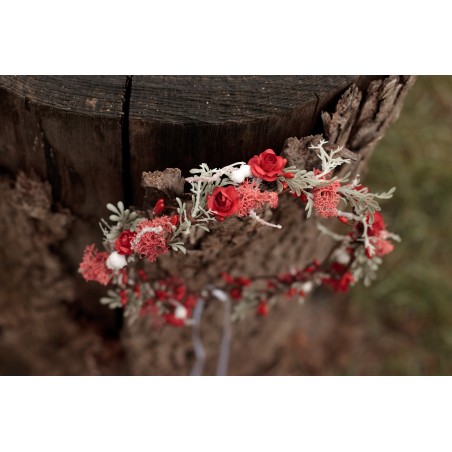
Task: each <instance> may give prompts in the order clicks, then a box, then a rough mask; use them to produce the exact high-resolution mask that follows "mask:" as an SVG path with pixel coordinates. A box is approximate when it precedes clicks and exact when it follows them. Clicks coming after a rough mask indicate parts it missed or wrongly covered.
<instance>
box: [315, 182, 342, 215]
mask: <svg viewBox="0 0 452 452" xmlns="http://www.w3.org/2000/svg"><path fill="white" fill-rule="evenodd" d="M340 186H341V184H340V183H339V181H337V180H336V181H334V182H331V183H330V184H328V185H327V186H326V187H318V188H314V189H313V190H312V194H313V196H314V209H315V211H316V213H317V215H320V216H321V217H324V218H327V217H335V216H337V205H338V204H339V201H340V199H341V196H340V194H339V193H338V190H339V188H340Z"/></svg>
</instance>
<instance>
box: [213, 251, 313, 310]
mask: <svg viewBox="0 0 452 452" xmlns="http://www.w3.org/2000/svg"><path fill="white" fill-rule="evenodd" d="M319 265H320V264H319V262H318V261H317V260H316V259H314V261H313V262H312V263H311V264H309V265H307V266H306V267H305V268H304V269H303V270H296V271H293V272H290V273H281V274H280V275H278V276H276V277H271V278H268V279H267V283H266V286H265V288H264V289H262V290H261V293H260V297H259V301H258V304H257V307H256V314H257V315H258V316H261V317H266V316H267V315H268V300H269V299H270V298H272V297H274V296H277V295H279V294H283V295H284V296H285V297H286V298H287V299H292V298H293V297H295V296H296V295H298V296H300V297H305V296H306V293H305V292H304V291H303V290H300V289H296V288H295V287H292V285H293V284H294V283H295V282H307V281H310V280H311V279H312V275H313V274H314V273H315V272H316V271H318V269H319ZM221 277H222V278H223V280H224V281H225V282H226V284H227V286H226V291H227V292H228V293H229V295H230V297H231V298H232V299H233V300H235V301H240V300H241V299H242V298H243V291H244V288H245V287H248V286H250V285H251V284H253V282H255V281H253V280H251V279H249V278H245V277H243V276H239V277H235V278H234V277H233V276H232V275H230V274H229V273H225V272H223V273H221ZM258 279H260V278H258ZM256 281H257V279H256Z"/></svg>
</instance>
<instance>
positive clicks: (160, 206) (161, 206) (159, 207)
mask: <svg viewBox="0 0 452 452" xmlns="http://www.w3.org/2000/svg"><path fill="white" fill-rule="evenodd" d="M164 210H165V200H164V199H163V198H160V199H159V200H158V201H157V202H156V203H155V206H154V210H153V211H152V213H153V214H154V215H158V214H159V213H161V212H163V211H164Z"/></svg>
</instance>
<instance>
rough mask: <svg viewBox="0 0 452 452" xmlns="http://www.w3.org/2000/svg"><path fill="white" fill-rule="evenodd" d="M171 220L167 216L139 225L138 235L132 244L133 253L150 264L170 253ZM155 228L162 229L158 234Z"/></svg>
mask: <svg viewBox="0 0 452 452" xmlns="http://www.w3.org/2000/svg"><path fill="white" fill-rule="evenodd" d="M170 221H171V220H170V218H169V217H168V216H166V215H163V216H161V217H157V218H154V219H153V220H145V221H142V222H141V223H139V225H138V227H137V235H136V237H135V239H134V240H133V242H132V248H133V251H135V252H136V253H138V254H139V255H140V256H142V257H144V258H146V259H147V260H148V261H150V262H155V261H156V260H157V258H158V257H159V256H160V255H162V254H166V253H167V252H168V245H167V236H168V234H169V233H170V232H171V230H172V228H171V222H170ZM155 228H161V231H160V232H156V231H155V230H152V229H155Z"/></svg>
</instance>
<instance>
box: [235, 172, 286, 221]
mask: <svg viewBox="0 0 452 452" xmlns="http://www.w3.org/2000/svg"><path fill="white" fill-rule="evenodd" d="M237 193H238V196H239V201H240V205H239V210H238V213H237V215H238V216H239V217H245V216H247V215H249V213H250V211H251V210H257V209H261V208H262V207H263V206H264V204H265V203H267V204H268V205H269V206H270V207H271V208H272V209H276V207H278V193H276V192H274V191H260V189H259V187H258V186H257V184H256V183H255V182H247V181H245V182H243V184H241V185H240V186H239V188H238V189H237Z"/></svg>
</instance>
